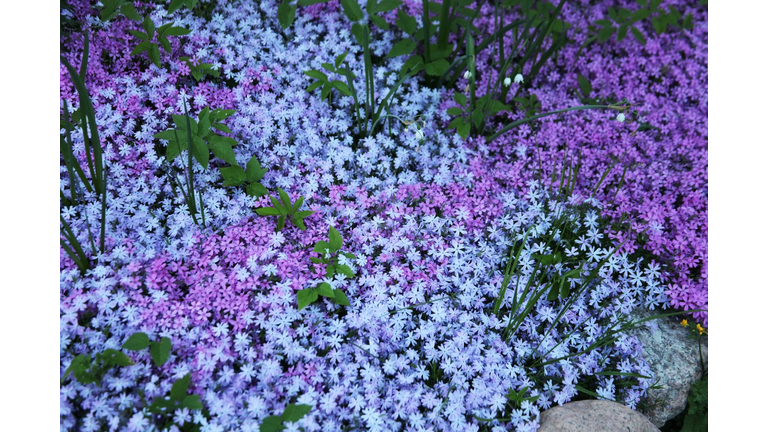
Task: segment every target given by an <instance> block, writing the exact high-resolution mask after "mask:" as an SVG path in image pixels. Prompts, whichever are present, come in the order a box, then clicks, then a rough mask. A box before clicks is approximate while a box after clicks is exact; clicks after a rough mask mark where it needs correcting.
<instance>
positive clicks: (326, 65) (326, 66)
mask: <svg viewBox="0 0 768 432" xmlns="http://www.w3.org/2000/svg"><path fill="white" fill-rule="evenodd" d="M320 66H322V67H323V69H325V70H327V71H328V72H331V73H336V68H334V67H333V65H332V64H330V63H320Z"/></svg>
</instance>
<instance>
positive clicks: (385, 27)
mask: <svg viewBox="0 0 768 432" xmlns="http://www.w3.org/2000/svg"><path fill="white" fill-rule="evenodd" d="M368 18H370V19H371V22H373V24H375V25H376V27H378V28H380V29H382V30H384V31H388V30H389V23H387V22H386V21H384V19H383V18H381V17H380V16H378V15H369V16H368Z"/></svg>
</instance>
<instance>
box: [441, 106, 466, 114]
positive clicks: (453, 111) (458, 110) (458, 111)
mask: <svg viewBox="0 0 768 432" xmlns="http://www.w3.org/2000/svg"><path fill="white" fill-rule="evenodd" d="M445 112H446V113H448V115H451V116H458V115H462V114H463V113H464V110H463V109H461V108H456V107H453V108H448V109H447V110H445Z"/></svg>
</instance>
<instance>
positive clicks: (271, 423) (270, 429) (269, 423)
mask: <svg viewBox="0 0 768 432" xmlns="http://www.w3.org/2000/svg"><path fill="white" fill-rule="evenodd" d="M284 429H285V426H283V418H282V417H280V416H274V415H272V416H267V417H266V418H265V419H264V421H262V422H261V426H259V432H279V431H282V430H284Z"/></svg>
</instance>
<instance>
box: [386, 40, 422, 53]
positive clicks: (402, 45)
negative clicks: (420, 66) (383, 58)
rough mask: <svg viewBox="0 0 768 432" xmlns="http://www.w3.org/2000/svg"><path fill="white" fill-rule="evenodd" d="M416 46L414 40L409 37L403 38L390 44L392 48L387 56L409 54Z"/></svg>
mask: <svg viewBox="0 0 768 432" xmlns="http://www.w3.org/2000/svg"><path fill="white" fill-rule="evenodd" d="M414 48H416V42H415V41H413V40H411V39H403V40H401V41H400V42H398V43H396V44H394V45H392V49H390V50H389V52H388V53H387V57H397V56H401V55H406V54H410V53H411V52H413V50H414Z"/></svg>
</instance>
